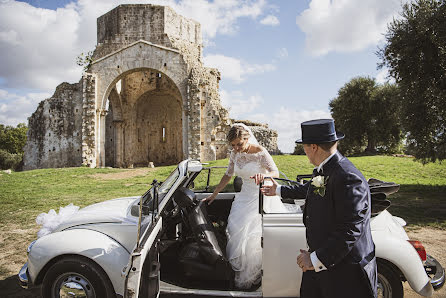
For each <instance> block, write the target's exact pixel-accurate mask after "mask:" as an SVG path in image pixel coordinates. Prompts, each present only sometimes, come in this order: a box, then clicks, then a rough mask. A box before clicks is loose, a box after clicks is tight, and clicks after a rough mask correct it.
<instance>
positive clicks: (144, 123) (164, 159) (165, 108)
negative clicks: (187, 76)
mask: <svg viewBox="0 0 446 298" xmlns="http://www.w3.org/2000/svg"><path fill="white" fill-rule="evenodd" d="M104 134H105V165H106V166H112V167H138V166H147V165H148V164H149V163H150V162H153V163H154V164H155V166H158V165H171V164H176V163H178V162H179V161H181V160H182V159H183V108H182V97H181V94H180V92H179V90H178V87H177V86H176V85H175V83H174V82H173V81H172V80H171V79H170V78H169V77H168V76H166V75H165V74H163V73H161V72H159V71H157V70H154V69H138V70H132V71H129V72H127V73H125V74H122V75H121V76H120V77H119V81H118V82H117V83H116V86H115V87H114V88H113V89H112V90H111V92H110V95H109V97H108V108H107V115H106V116H105V133H104Z"/></svg>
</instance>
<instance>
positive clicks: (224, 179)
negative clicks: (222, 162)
mask: <svg viewBox="0 0 446 298" xmlns="http://www.w3.org/2000/svg"><path fill="white" fill-rule="evenodd" d="M229 181H231V176H227V175H226V174H225V175H223V177H221V180H220V183H219V184H218V185H217V187H216V188H215V190H214V192H213V193H212V194H211V195H210V196H209V197H207V198H205V199H203V200H204V201H208V204H209V205H210V204H212V202H213V201H214V200H215V198H216V197H217V195H218V193H219V192H220V191H222V190H223V188H225V186H226V184H228V182H229Z"/></svg>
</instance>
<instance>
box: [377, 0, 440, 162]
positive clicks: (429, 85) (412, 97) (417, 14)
mask: <svg viewBox="0 0 446 298" xmlns="http://www.w3.org/2000/svg"><path fill="white" fill-rule="evenodd" d="M445 24H446V2H445V1H441V0H417V1H414V2H412V3H406V4H404V5H403V11H402V14H401V18H398V19H394V20H393V21H392V22H391V23H390V24H389V25H388V31H387V33H386V36H385V37H386V44H385V45H384V47H383V48H381V49H379V51H378V56H379V57H380V58H381V60H382V62H381V63H380V65H379V66H380V67H384V66H386V67H388V69H389V73H390V75H391V76H392V77H394V78H395V80H396V83H397V84H398V86H399V88H400V91H401V100H402V102H401V107H402V109H401V116H402V117H401V121H402V125H403V127H404V129H405V131H406V132H407V143H408V145H409V147H410V148H411V149H412V151H413V154H414V155H415V157H416V158H417V159H419V160H421V161H422V162H423V163H425V162H428V161H432V162H435V161H436V160H440V161H441V160H444V159H445V158H446V131H445V130H446V105H445V99H446V25H445Z"/></svg>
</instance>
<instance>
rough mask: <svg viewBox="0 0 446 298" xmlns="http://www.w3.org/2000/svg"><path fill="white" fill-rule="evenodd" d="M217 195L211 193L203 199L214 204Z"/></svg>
mask: <svg viewBox="0 0 446 298" xmlns="http://www.w3.org/2000/svg"><path fill="white" fill-rule="evenodd" d="M216 197H217V195H214V194H211V195H210V196H209V197H207V198H204V199H203V201H207V202H208V205H210V204H212V202H213V201H214V200H215V198H216Z"/></svg>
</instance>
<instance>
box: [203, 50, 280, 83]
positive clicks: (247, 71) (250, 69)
mask: <svg viewBox="0 0 446 298" xmlns="http://www.w3.org/2000/svg"><path fill="white" fill-rule="evenodd" d="M203 62H204V64H205V66H207V67H215V68H218V70H219V71H220V72H221V74H222V77H223V78H224V79H229V80H232V81H234V82H236V83H241V82H243V81H244V80H245V79H246V77H247V76H249V75H256V74H262V73H265V72H270V71H274V70H275V69H276V66H275V65H274V64H268V63H267V64H249V63H247V62H245V61H243V60H239V59H237V58H233V57H228V56H224V55H219V54H216V55H207V56H205V57H204V58H203Z"/></svg>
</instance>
